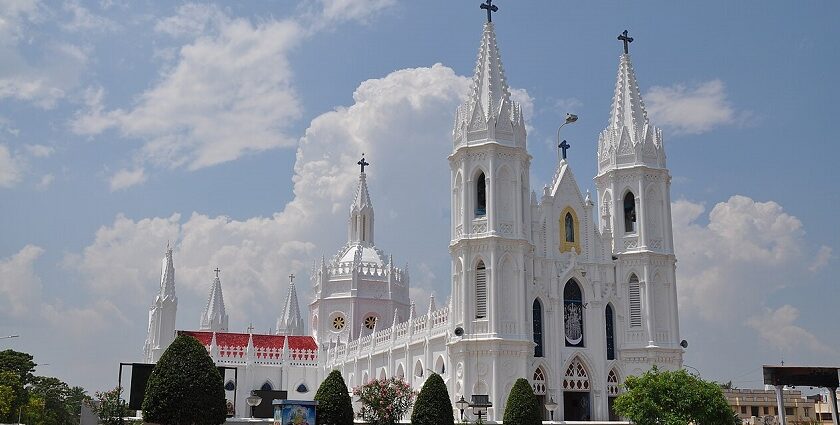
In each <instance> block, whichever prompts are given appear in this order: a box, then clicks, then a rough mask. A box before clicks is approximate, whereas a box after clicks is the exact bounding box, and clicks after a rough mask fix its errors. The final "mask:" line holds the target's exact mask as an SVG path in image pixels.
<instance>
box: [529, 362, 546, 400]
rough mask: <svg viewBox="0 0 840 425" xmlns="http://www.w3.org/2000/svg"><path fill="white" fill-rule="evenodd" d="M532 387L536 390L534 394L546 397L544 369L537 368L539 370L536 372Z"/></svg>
mask: <svg viewBox="0 0 840 425" xmlns="http://www.w3.org/2000/svg"><path fill="white" fill-rule="evenodd" d="M531 386H532V387H533V388H534V394H536V395H545V372H543V369H542V367H537V370H535V371H534V379H533V380H532V383H531Z"/></svg>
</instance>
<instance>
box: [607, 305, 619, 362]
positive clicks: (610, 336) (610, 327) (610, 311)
mask: <svg viewBox="0 0 840 425" xmlns="http://www.w3.org/2000/svg"><path fill="white" fill-rule="evenodd" d="M604 333H605V334H606V351H607V352H606V355H607V360H615V347H616V345H617V344H616V342H617V341H616V338H615V307H613V305H612V303H611V302H608V303H607V305H606V307H604Z"/></svg>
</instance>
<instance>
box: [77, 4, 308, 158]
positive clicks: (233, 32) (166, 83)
mask: <svg viewBox="0 0 840 425" xmlns="http://www.w3.org/2000/svg"><path fill="white" fill-rule="evenodd" d="M190 10H192V9H188V10H184V8H182V9H181V10H180V12H179V15H178V17H179V19H180V20H179V22H180V23H172V22H169V23H159V26H160V28H161V30H164V29H166V30H168V31H173V32H178V33H183V32H188V30H186V29H183V28H192V27H191V25H193V24H186V23H183V22H182V21H184V20H187V18H184V17H183V16H182V15H184V14H186V13H189V11H190ZM214 30H215V31H214V32H212V33H211V34H207V35H205V34H202V35H199V36H196V38H195V39H193V40H192V41H191V42H190V43H188V44H186V45H184V46H183V47H181V49H180V51H179V54H178V59H177V63H176V64H175V65H174V66H172V67H171V68H170V69H168V70H167V71H165V74H164V76H163V78H162V79H161V81H160V82H159V83H157V84H156V85H155V86H154V87H152V88H150V89H149V90H147V91H145V92H144V93H142V94H141V95H140V96H139V97H138V99H139V100H138V101H137V103H136V105H134V106H133V107H132V108H130V109H115V110H111V111H106V110H105V108H103V106H102V103H101V102H102V97H103V94H102V90H101V89H95V90H91V91H89V93H88V99H87V103H88V109H87V110H86V111H84V112H82V113H80V114H78V115H77V116H76V118H75V119H74V121H73V122H72V123H71V128H72V129H73V130H74V131H75V132H76V133H78V134H87V135H96V134H99V133H101V132H102V131H104V130H105V129H107V128H114V129H116V130H118V131H119V132H120V133H121V134H122V135H123V136H125V137H128V138H134V139H140V140H143V143H144V144H143V147H142V149H141V153H140V156H141V157H142V158H143V159H144V160H146V161H150V162H152V163H154V164H157V165H162V166H169V167H177V166H186V167H188V168H189V169H192V170H195V169H199V168H203V167H207V166H211V165H215V164H219V163H222V162H226V161H231V160H234V159H236V158H238V157H240V156H242V155H244V154H247V153H249V152H259V151H263V150H266V149H272V148H277V147H282V146H293V145H294V144H295V140H294V139H293V138H291V137H289V136H288V135H286V134H285V131H286V130H287V128H288V125H289V123H290V122H292V121H294V120H295V119H297V118H298V117H299V116H300V105H299V101H298V98H297V95H296V93H295V92H294V89H293V88H292V84H291V82H292V71H291V68H290V66H289V62H288V58H287V54H288V52H289V50H290V49H292V48H293V47H295V46H296V45H297V44H298V42H299V41H300V38H301V36H302V29H301V27H300V25H299V24H298V23H296V22H295V21H293V20H282V21H276V20H272V21H267V22H261V23H257V24H253V23H251V22H250V21H248V20H246V19H243V18H237V19H227V18H226V19H219V20H218V21H216V22H215V26H214Z"/></svg>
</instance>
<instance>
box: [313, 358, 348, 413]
mask: <svg viewBox="0 0 840 425" xmlns="http://www.w3.org/2000/svg"><path fill="white" fill-rule="evenodd" d="M315 401H317V402H318V407H317V412H318V415H317V418H316V422H317V424H318V425H352V424H353V404H352V402H351V401H350V392H349V391H347V384H345V383H344V378H342V377H341V372H339V371H337V370H333V371H332V372H330V374H329V375H327V379H324V381H323V382H321V386H320V387H318V391H317V392H315Z"/></svg>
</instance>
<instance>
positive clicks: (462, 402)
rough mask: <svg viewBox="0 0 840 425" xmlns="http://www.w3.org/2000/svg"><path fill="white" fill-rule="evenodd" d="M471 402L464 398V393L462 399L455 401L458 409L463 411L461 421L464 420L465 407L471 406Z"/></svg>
mask: <svg viewBox="0 0 840 425" xmlns="http://www.w3.org/2000/svg"><path fill="white" fill-rule="evenodd" d="M469 405H470V403H469V402H468V401H467V400H464V395H463V394H461V399H460V400H458V401H456V402H455V406H457V407H458V410H460V411H461V422H464V409H466V408H467V406H469Z"/></svg>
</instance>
